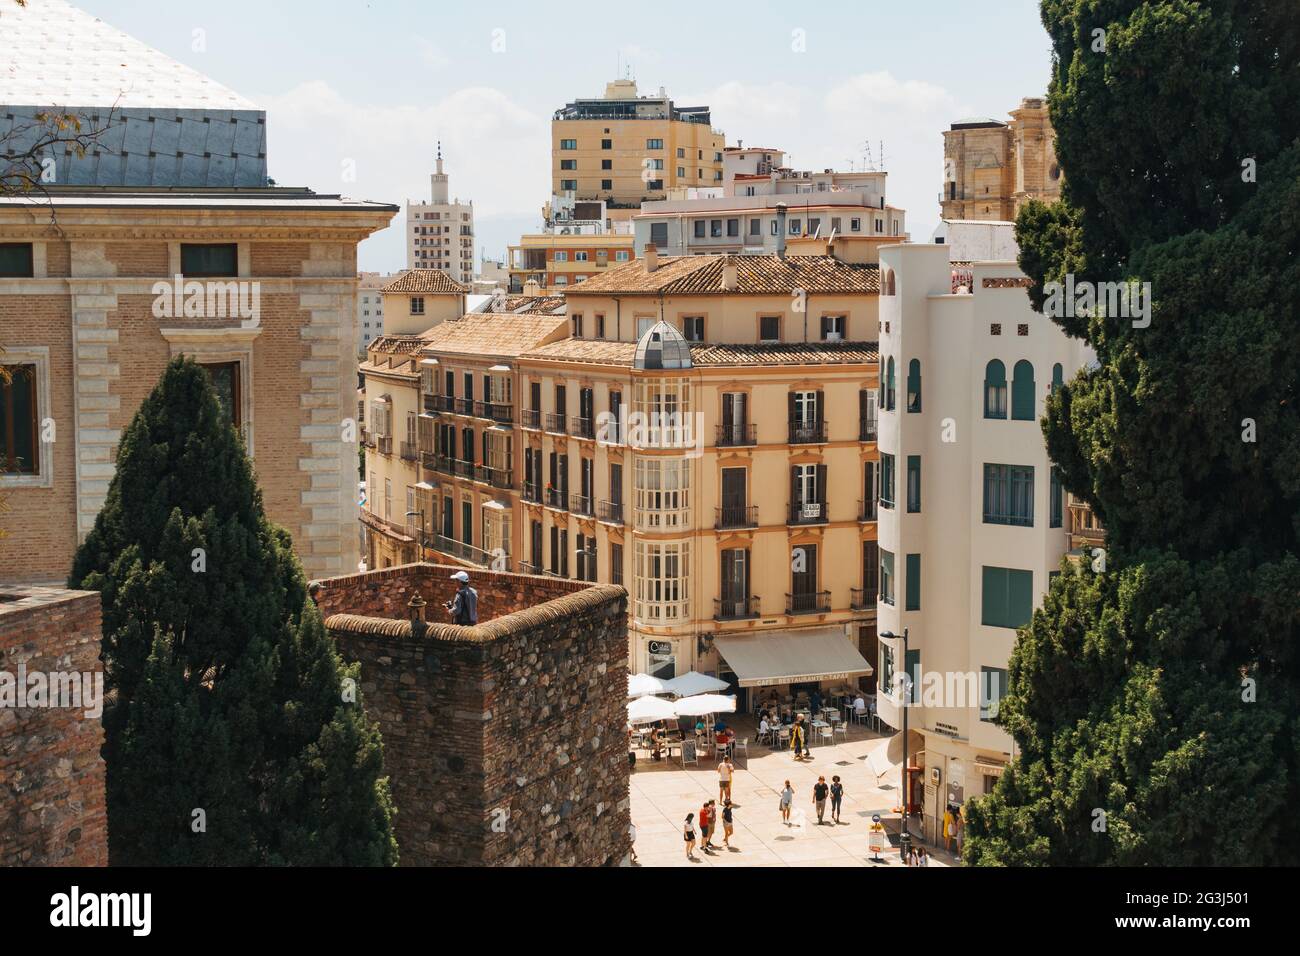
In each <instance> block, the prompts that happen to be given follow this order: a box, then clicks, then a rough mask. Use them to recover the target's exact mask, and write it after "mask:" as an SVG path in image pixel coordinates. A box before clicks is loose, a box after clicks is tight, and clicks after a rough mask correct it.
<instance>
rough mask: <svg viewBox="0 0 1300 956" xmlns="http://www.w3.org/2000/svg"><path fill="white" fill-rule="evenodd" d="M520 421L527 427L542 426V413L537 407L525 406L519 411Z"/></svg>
mask: <svg viewBox="0 0 1300 956" xmlns="http://www.w3.org/2000/svg"><path fill="white" fill-rule="evenodd" d="M519 421H520V423H521V424H522V425H523V426H524V427H525V428H541V427H542V413H541V412H539V411H538V410H537V409H535V408H525V409H524V410H523V411H521V412H520V413H519Z"/></svg>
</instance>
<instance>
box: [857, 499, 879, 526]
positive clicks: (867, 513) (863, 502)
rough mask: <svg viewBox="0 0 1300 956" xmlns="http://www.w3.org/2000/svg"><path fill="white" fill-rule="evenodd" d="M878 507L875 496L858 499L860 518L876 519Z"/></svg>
mask: <svg viewBox="0 0 1300 956" xmlns="http://www.w3.org/2000/svg"><path fill="white" fill-rule="evenodd" d="M877 513H878V509H877V508H876V499H875V498H859V499H858V520H859V521H875V520H876V515H877Z"/></svg>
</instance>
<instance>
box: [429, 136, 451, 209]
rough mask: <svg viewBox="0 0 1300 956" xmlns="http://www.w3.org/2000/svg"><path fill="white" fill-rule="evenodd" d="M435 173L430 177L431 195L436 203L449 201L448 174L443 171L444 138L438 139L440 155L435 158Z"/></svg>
mask: <svg viewBox="0 0 1300 956" xmlns="http://www.w3.org/2000/svg"><path fill="white" fill-rule="evenodd" d="M434 170H435V172H434V174H433V175H432V176H430V177H429V186H430V195H431V196H432V198H433V202H434V203H435V204H439V203H441V204H445V203H446V202H447V196H448V193H447V174H446V173H444V172H443V171H442V140H438V156H437V158H436V159H435V160H434Z"/></svg>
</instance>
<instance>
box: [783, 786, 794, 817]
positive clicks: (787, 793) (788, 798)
mask: <svg viewBox="0 0 1300 956" xmlns="http://www.w3.org/2000/svg"><path fill="white" fill-rule="evenodd" d="M793 803H794V787H792V786H790V781H789V780H787V781H786V782H785V789H784V790H782V791H781V820H782V821H783V822H784V823H785V825H786V826H789V825H790V805H791V804H793Z"/></svg>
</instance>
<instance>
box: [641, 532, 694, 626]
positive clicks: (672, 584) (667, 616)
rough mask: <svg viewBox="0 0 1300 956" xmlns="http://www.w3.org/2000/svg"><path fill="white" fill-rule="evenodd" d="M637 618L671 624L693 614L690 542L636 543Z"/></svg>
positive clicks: (643, 541)
mask: <svg viewBox="0 0 1300 956" xmlns="http://www.w3.org/2000/svg"><path fill="white" fill-rule="evenodd" d="M632 547H633V564H634V567H633V575H634V577H635V586H634V590H635V596H636V604H635V615H636V617H637V619H638V620H642V621H649V622H669V621H678V620H684V619H686V618H688V617H689V615H690V600H689V597H690V561H691V545H690V542H687V541H682V542H677V541H645V540H642V539H637V540H634V541H633V544H632Z"/></svg>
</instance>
